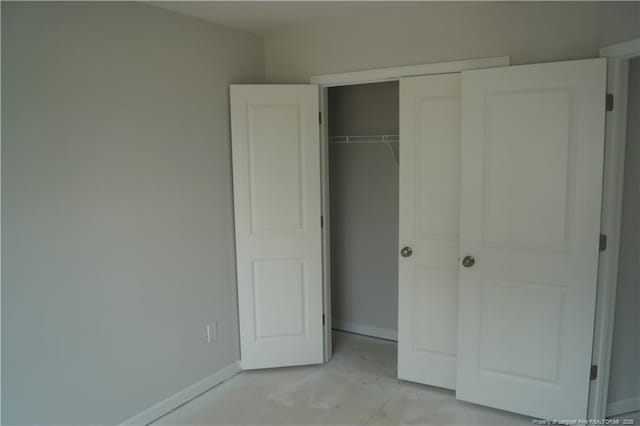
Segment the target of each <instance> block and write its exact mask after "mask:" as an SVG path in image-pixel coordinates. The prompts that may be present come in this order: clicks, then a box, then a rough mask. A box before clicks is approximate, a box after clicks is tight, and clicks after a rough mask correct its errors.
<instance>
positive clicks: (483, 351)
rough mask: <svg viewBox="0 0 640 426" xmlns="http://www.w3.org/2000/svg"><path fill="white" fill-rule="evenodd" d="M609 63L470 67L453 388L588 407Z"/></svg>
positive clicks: (567, 411)
mask: <svg viewBox="0 0 640 426" xmlns="http://www.w3.org/2000/svg"><path fill="white" fill-rule="evenodd" d="M605 73H606V67H605V60H604V59H593V60H584V61H573V62H561V63H549V64H537V65H526V66H517V67H511V68H498V69H490V70H478V71H469V72H463V74H462V180H461V187H462V191H461V194H462V199H461V221H460V224H461V225H460V231H461V252H460V254H461V256H473V257H474V258H475V264H474V265H473V266H471V267H461V268H460V292H459V311H458V312H459V315H458V361H457V379H456V396H457V398H458V399H462V400H466V401H471V402H475V403H479V404H483V405H488V406H491V407H496V408H501V409H505V410H509V411H514V412H518V413H522V414H526V415H531V416H535V417H542V418H558V419H579V418H584V417H585V416H586V414H587V401H588V391H589V369H590V365H591V344H592V339H593V321H594V313H595V296H596V279H597V265H598V239H599V229H600V204H601V193H602V164H603V147H604V143H603V141H604V138H603V135H604V114H605V111H604V98H605V79H606V74H605Z"/></svg>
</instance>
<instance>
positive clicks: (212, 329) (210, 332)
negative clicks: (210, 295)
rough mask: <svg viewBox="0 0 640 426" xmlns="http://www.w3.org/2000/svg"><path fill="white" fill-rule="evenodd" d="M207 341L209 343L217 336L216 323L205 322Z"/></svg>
mask: <svg viewBox="0 0 640 426" xmlns="http://www.w3.org/2000/svg"><path fill="white" fill-rule="evenodd" d="M206 329H207V343H211V342H212V341H214V340H216V339H217V338H218V323H217V322H215V321H214V322H212V323H210V324H207V327H206Z"/></svg>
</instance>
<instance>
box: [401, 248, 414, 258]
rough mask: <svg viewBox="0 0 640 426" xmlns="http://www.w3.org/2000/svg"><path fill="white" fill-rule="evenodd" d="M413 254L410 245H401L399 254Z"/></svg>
mask: <svg viewBox="0 0 640 426" xmlns="http://www.w3.org/2000/svg"><path fill="white" fill-rule="evenodd" d="M412 254H413V250H411V247H402V250H400V256H402V257H409V256H411V255H412Z"/></svg>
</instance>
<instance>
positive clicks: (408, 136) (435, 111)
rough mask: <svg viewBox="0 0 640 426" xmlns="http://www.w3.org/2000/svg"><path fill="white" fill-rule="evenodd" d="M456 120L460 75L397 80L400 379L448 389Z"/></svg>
mask: <svg viewBox="0 0 640 426" xmlns="http://www.w3.org/2000/svg"><path fill="white" fill-rule="evenodd" d="M460 125H461V120H460V74H448V75H434V76H424V77H410V78H403V79H401V80H400V141H401V142H400V143H401V146H400V226H399V235H400V248H399V250H400V251H401V254H400V256H401V257H400V262H399V264H400V265H399V298H398V300H399V309H398V312H399V317H398V377H399V378H400V379H404V380H410V381H414V382H419V383H425V384H428V385H433V386H439V387H443V388H448V389H454V388H455V380H456V345H457V341H456V339H457V337H456V336H457V321H458V317H457V315H458V309H457V306H458V251H459V249H458V244H459V243H458V240H459V226H460V224H459V214H460V213H459V212H460ZM404 247H406V248H404ZM403 248H404V249H403ZM409 250H410V251H409Z"/></svg>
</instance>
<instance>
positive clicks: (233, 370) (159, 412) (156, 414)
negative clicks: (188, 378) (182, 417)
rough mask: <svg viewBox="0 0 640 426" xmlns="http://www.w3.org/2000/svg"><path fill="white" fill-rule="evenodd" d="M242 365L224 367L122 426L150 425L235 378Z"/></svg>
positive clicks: (236, 363)
mask: <svg viewBox="0 0 640 426" xmlns="http://www.w3.org/2000/svg"><path fill="white" fill-rule="evenodd" d="M240 371H241V370H240V364H239V362H238V361H236V362H234V363H233V364H230V365H228V366H226V367H224V368H223V369H222V370H219V371H218V372H216V373H214V374H212V375H210V376H209V377H205V378H204V379H202V380H200V381H199V382H196V383H194V384H192V385H191V386H189V387H186V388H184V389H182V390H181V391H179V392H178V393H176V394H174V395H172V396H170V397H168V398H166V399H164V400H162V401H160V402H158V403H157V404H155V405H153V406H151V407H149V408H147V409H146V410H144V411H142V412H141V413H138V414H136V415H135V416H133V417H130V418H128V419H127V420H125V421H124V422H122V423H121V425H123V426H124V425H140V426H144V425H148V424H149V423H151V422H153V421H155V420H157V419H159V418H160V417H162V416H164V415H165V414H167V413H169V412H171V411H173V410H175V409H176V408H178V407H179V406H181V405H183V404H184V403H186V402H189V401H191V400H192V399H193V398H195V397H197V396H199V395H201V394H203V393H205V392H206V391H208V390H209V389H211V388H213V387H214V386H217V385H219V384H220V383H222V382H224V381H225V380H227V379H229V378H230V377H233V376H235V375H236V374H238V373H239V372H240Z"/></svg>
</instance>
